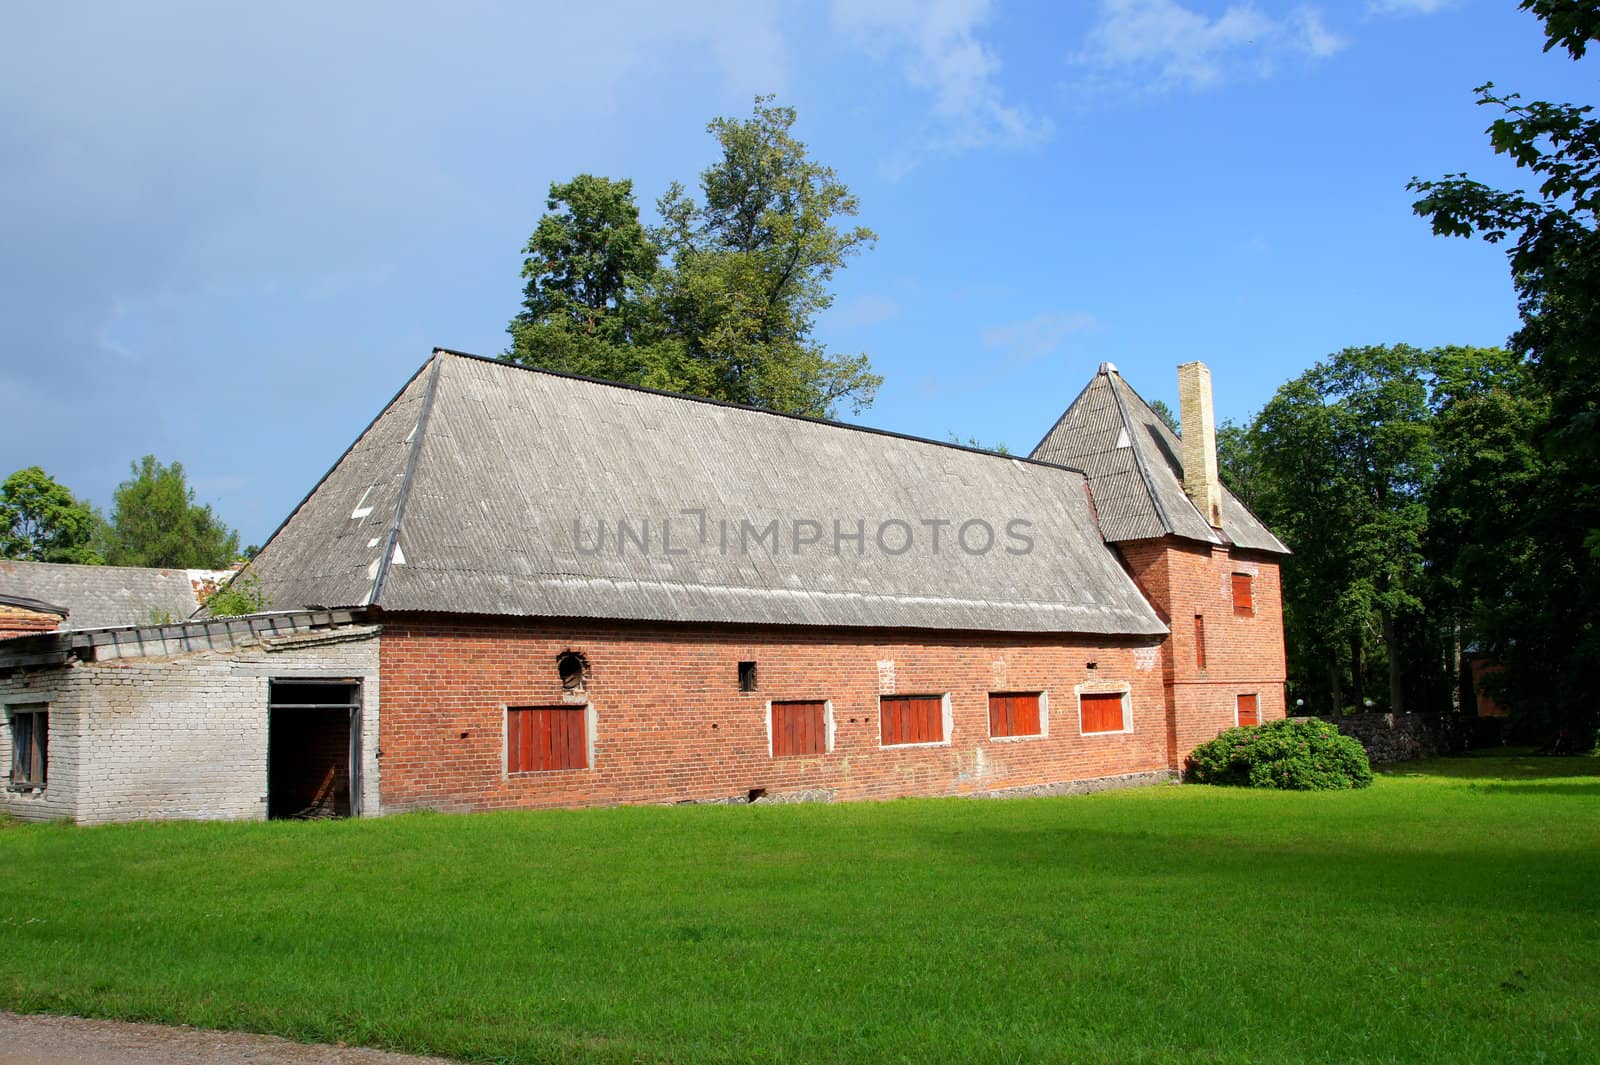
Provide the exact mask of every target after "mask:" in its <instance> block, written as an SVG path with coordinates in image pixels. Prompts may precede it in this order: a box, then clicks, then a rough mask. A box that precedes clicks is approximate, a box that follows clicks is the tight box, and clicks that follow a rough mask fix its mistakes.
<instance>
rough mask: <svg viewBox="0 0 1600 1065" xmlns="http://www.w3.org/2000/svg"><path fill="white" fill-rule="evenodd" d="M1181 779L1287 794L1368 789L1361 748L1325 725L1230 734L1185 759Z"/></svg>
mask: <svg viewBox="0 0 1600 1065" xmlns="http://www.w3.org/2000/svg"><path fill="white" fill-rule="evenodd" d="M1186 777H1187V779H1189V780H1192V781H1194V782H1195V783H1197V784H1234V785H1238V786H1239V787H1249V788H1285V789H1288V790H1291V791H1337V790H1342V789H1346V788H1364V787H1367V786H1368V785H1370V784H1371V783H1372V765H1371V764H1370V763H1369V762H1368V761H1367V752H1366V751H1365V750H1364V749H1363V748H1362V746H1361V744H1360V743H1358V742H1357V741H1356V740H1354V739H1352V738H1350V737H1349V736H1345V735H1341V734H1340V732H1339V730H1338V729H1336V728H1334V727H1333V726H1332V725H1330V724H1328V722H1326V721H1318V720H1315V719H1312V720H1309V721H1287V720H1286V721H1269V722H1267V723H1266V724H1265V725H1249V726H1245V727H1244V728H1231V729H1229V730H1228V731H1226V732H1224V733H1223V734H1222V735H1220V736H1218V737H1217V738H1216V739H1214V740H1212V741H1211V742H1209V743H1202V744H1201V745H1200V746H1198V747H1196V748H1195V749H1194V753H1193V754H1191V755H1190V756H1189V766H1188V773H1187V774H1186Z"/></svg>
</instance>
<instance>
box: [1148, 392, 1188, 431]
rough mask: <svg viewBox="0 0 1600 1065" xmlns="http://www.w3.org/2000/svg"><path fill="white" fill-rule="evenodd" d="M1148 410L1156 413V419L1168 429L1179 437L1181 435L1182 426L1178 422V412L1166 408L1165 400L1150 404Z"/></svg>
mask: <svg viewBox="0 0 1600 1065" xmlns="http://www.w3.org/2000/svg"><path fill="white" fill-rule="evenodd" d="M1150 409H1151V410H1153V411H1155V412H1156V417H1157V418H1160V419H1161V421H1162V422H1163V423H1165V425H1166V427H1167V428H1168V429H1171V430H1172V431H1173V432H1174V433H1176V434H1178V435H1179V436H1182V435H1183V425H1182V423H1180V422H1179V421H1178V412H1177V411H1175V410H1173V409H1172V408H1171V407H1169V406H1167V401H1166V400H1164V399H1158V400H1156V401H1155V402H1154V403H1152V404H1150Z"/></svg>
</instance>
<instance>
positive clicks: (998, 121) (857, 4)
mask: <svg viewBox="0 0 1600 1065" xmlns="http://www.w3.org/2000/svg"><path fill="white" fill-rule="evenodd" d="M988 17H989V0H931V2H926V0H920V2H919V0H834V5H833V24H834V26H835V28H836V29H838V30H839V31H841V32H843V33H845V34H846V35H848V36H849V37H851V38H852V39H853V40H854V41H855V42H856V44H857V45H859V46H860V47H862V48H864V49H865V50H867V51H868V52H869V53H872V54H874V55H878V56H880V57H890V56H892V57H894V58H895V59H897V60H898V61H899V62H900V64H901V69H902V73H903V75H904V77H905V79H906V81H907V82H908V83H909V84H910V85H911V86H912V87H913V88H916V89H918V90H920V91H922V92H924V93H926V94H927V95H928V96H929V98H930V102H929V110H928V122H927V129H926V130H925V132H924V144H923V145H922V146H921V148H920V152H919V153H913V155H915V154H952V153H955V152H962V151H968V150H971V149H974V148H984V147H990V146H1001V147H1015V146H1018V145H1025V144H1030V143H1035V142H1037V141H1040V140H1042V139H1044V138H1046V137H1048V136H1049V134H1050V122H1049V120H1048V119H1046V118H1043V117H1041V116H1038V115H1035V114H1033V113H1031V112H1030V111H1028V110H1027V109H1026V108H1023V107H1020V106H1017V105H1014V104H1011V103H1008V102H1007V101H1006V99H1005V95H1004V93H1003V92H1002V91H1001V88H1000V81H999V74H1000V61H999V59H997V58H996V57H995V54H994V51H993V49H992V48H990V47H989V46H988V45H987V44H985V43H984V42H983V40H981V39H980V37H979V29H980V28H981V27H982V25H983V23H984V22H985V21H987V19H988ZM914 163H915V160H914V158H912V159H907V160H903V161H902V163H901V165H900V167H899V168H900V169H902V170H904V169H909V168H910V167H911V166H912V165H914Z"/></svg>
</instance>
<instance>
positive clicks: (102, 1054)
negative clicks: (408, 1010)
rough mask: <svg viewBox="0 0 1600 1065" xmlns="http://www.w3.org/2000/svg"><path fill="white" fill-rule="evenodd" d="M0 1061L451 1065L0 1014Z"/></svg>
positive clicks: (251, 1038)
mask: <svg viewBox="0 0 1600 1065" xmlns="http://www.w3.org/2000/svg"><path fill="white" fill-rule="evenodd" d="M0 1065H452V1063H451V1062H448V1061H446V1060H445V1059H443V1058H419V1057H413V1056H411V1055H409V1054H386V1053H384V1052H383V1051H381V1050H360V1049H357V1048H355V1047H334V1046H314V1045H308V1044H305V1043H291V1042H290V1041H289V1040H287V1039H279V1038H278V1037H277V1036H271V1035H244V1034H241V1033H238V1032H208V1031H204V1030H202V1029H198V1028H168V1027H166V1026H164V1025H159V1024H128V1023H127V1022H125V1021H92V1020H86V1019H84V1018H82V1017H47V1016H42V1015H29V1016H21V1015H18V1014H15V1013H0Z"/></svg>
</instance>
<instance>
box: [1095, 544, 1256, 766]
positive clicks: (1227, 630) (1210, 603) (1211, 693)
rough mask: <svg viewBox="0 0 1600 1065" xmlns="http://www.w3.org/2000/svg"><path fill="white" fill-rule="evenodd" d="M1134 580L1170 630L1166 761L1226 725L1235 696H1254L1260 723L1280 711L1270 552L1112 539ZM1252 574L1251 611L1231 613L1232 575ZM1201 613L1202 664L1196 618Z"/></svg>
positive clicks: (1165, 670) (1165, 653) (1165, 667)
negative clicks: (1169, 721)
mask: <svg viewBox="0 0 1600 1065" xmlns="http://www.w3.org/2000/svg"><path fill="white" fill-rule="evenodd" d="M1117 547H1118V549H1119V550H1120V551H1121V552H1122V556H1123V558H1124V559H1125V560H1126V561H1127V563H1128V568H1129V570H1130V571H1131V572H1132V573H1133V576H1134V579H1135V580H1136V581H1138V582H1139V586H1140V587H1141V588H1143V589H1144V592H1145V594H1146V595H1147V596H1149V597H1150V601H1151V602H1152V603H1153V604H1154V605H1155V607H1156V609H1157V610H1158V611H1159V612H1160V613H1161V616H1162V618H1163V619H1165V620H1166V621H1167V624H1168V625H1170V626H1171V628H1172V636H1171V638H1170V639H1169V640H1167V641H1166V643H1165V644H1163V645H1162V648H1161V674H1162V679H1163V681H1164V682H1165V683H1166V685H1167V691H1168V698H1169V699H1170V700H1171V705H1172V723H1173V729H1172V735H1171V737H1170V742H1171V758H1172V764H1174V765H1180V764H1182V761H1183V760H1184V759H1185V758H1187V757H1188V756H1189V752H1190V751H1192V750H1194V748H1195V747H1197V746H1199V745H1200V744H1202V743H1204V742H1206V741H1207V740H1209V739H1212V738H1213V737H1215V736H1216V735H1217V734H1218V733H1219V732H1222V731H1223V730H1224V729H1228V728H1232V727H1233V725H1234V723H1235V721H1234V712H1235V708H1236V706H1237V698H1238V696H1240V695H1249V694H1254V695H1256V696H1257V697H1258V698H1259V700H1260V713H1261V720H1262V721H1272V720H1275V719H1277V718H1281V717H1283V716H1284V714H1285V709H1286V708H1285V706H1284V681H1285V680H1286V679H1287V671H1286V668H1285V664H1284V651H1283V600H1282V591H1281V588H1280V585H1279V583H1278V562H1277V560H1276V558H1275V556H1272V555H1265V554H1259V553H1256V552H1248V551H1240V550H1238V549H1230V548H1227V547H1222V546H1217V545H1208V544H1197V543H1190V542H1187V541H1182V540H1177V539H1173V538H1170V537H1169V538H1166V539H1162V540H1141V541H1137V542H1133V543H1125V544H1118V545H1117ZM1235 573H1247V574H1249V575H1250V577H1251V589H1252V593H1253V595H1252V597H1253V599H1254V604H1255V612H1254V614H1253V615H1252V616H1250V617H1239V616H1236V615H1235V613H1234V607H1233V586H1232V577H1233V574H1235ZM1196 614H1199V615H1201V616H1202V617H1204V618H1205V646H1206V664H1205V666H1204V667H1203V668H1202V667H1201V666H1200V665H1199V663H1198V658H1197V655H1196V647H1195V645H1196V626H1195V620H1194V618H1195V615H1196Z"/></svg>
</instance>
